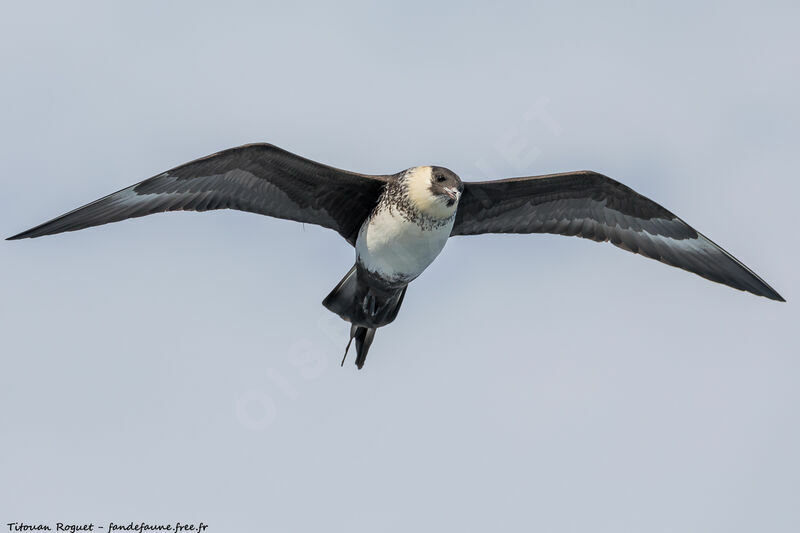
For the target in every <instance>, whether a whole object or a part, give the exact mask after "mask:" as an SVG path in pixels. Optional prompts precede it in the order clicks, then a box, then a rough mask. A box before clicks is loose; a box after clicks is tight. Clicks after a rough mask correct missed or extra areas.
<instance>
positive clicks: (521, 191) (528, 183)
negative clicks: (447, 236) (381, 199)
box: [452, 171, 783, 301]
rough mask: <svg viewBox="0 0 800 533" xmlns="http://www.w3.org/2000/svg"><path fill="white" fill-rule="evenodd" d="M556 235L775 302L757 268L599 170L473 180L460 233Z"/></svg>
mask: <svg viewBox="0 0 800 533" xmlns="http://www.w3.org/2000/svg"><path fill="white" fill-rule="evenodd" d="M481 233H555V234H560V235H574V236H578V237H583V238H587V239H592V240H595V241H610V242H611V243H612V244H614V245H616V246H618V247H620V248H623V249H625V250H628V251H630V252H633V253H637V254H641V255H643V256H645V257H649V258H651V259H655V260H657V261H661V262H662V263H666V264H668V265H671V266H675V267H678V268H682V269H684V270H687V271H689V272H693V273H695V274H698V275H700V276H702V277H704V278H706V279H709V280H711V281H715V282H718V283H723V284H725V285H728V286H730V287H733V288H736V289H739V290H743V291H748V292H751V293H753V294H757V295H759V296H765V297H767V298H770V299H773V300H779V301H783V298H782V297H781V296H780V295H779V294H778V293H777V292H776V291H775V290H774V289H773V288H772V287H770V286H769V285H768V284H767V283H766V282H765V281H764V280H762V279H761V278H759V277H758V276H757V275H756V274H755V273H754V272H753V271H752V270H750V269H749V268H747V267H746V266H745V265H744V264H742V263H741V262H740V261H739V260H737V259H736V258H735V257H733V256H732V255H731V254H729V253H728V252H726V251H725V250H723V249H722V248H721V247H719V246H717V245H716V244H714V242H712V241H711V240H710V239H708V238H707V237H705V236H704V235H702V234H701V233H699V232H698V231H696V230H695V229H694V228H692V227H691V226H689V225H688V224H686V223H685V222H684V221H683V220H681V219H680V218H678V217H677V216H676V215H675V214H673V213H671V212H670V211H668V210H667V209H665V208H664V207H662V206H660V205H658V204H657V203H655V202H654V201H652V200H650V199H649V198H646V197H645V196H642V195H641V194H639V193H637V192H636V191H634V190H633V189H631V188H630V187H627V186H625V185H623V184H621V183H619V182H617V181H615V180H613V179H611V178H608V177H606V176H603V175H602V174H598V173H597V172H591V171H579V172H567V173H563V174H550V175H544V176H530V177H522V178H511V179H506V180H497V181H483V182H465V184H464V193H463V195H462V197H461V200H460V201H459V206H458V211H457V213H456V220H455V223H454V226H453V231H452V235H477V234H481Z"/></svg>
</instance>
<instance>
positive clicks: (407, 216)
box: [9, 144, 784, 368]
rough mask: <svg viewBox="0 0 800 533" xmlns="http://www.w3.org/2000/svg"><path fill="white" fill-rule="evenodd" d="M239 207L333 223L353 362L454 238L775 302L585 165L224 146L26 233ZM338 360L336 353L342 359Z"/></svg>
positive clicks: (702, 244)
mask: <svg viewBox="0 0 800 533" xmlns="http://www.w3.org/2000/svg"><path fill="white" fill-rule="evenodd" d="M211 209H238V210H240V211H249V212H253V213H259V214H262V215H268V216H272V217H277V218H283V219H288V220H295V221H298V222H304V223H310V224H318V225H320V226H323V227H326V228H331V229H333V230H335V231H337V232H338V233H339V234H340V235H341V236H342V237H344V238H345V240H347V242H348V243H350V244H351V245H352V246H354V247H355V255H356V261H355V265H354V266H353V268H351V269H350V271H349V272H348V273H347V274H346V275H345V276H344V278H342V280H341V281H340V282H339V284H338V285H336V287H335V288H334V289H333V290H332V291H331V293H330V294H329V295H328V296H327V297H326V298H325V300H324V301H323V305H325V307H327V308H328V309H330V310H331V311H333V312H334V313H336V314H337V315H339V316H340V317H341V318H343V319H344V320H345V321H347V322H349V323H350V324H351V327H350V341H349V342H348V343H347V348H346V349H345V357H346V356H347V350H348V349H349V347H350V343H352V341H353V339H355V341H356V365H357V366H358V368H361V367H362V366H363V365H364V361H365V360H366V357H367V352H368V351H369V347H370V345H371V344H372V340H373V338H374V336H375V330H376V329H377V328H379V327H381V326H385V325H387V324H389V323H391V322H392V321H393V320H394V319H395V317H396V316H397V312H398V311H399V309H400V305H401V304H402V303H403V297H404V296H405V294H406V289H407V288H408V284H409V283H410V282H411V281H413V280H414V279H415V278H416V277H417V276H419V275H420V274H421V273H422V272H423V271H424V270H425V269H426V268H427V267H428V266H429V265H430V264H431V263H432V262H433V260H434V259H436V257H437V256H438V255H439V253H440V252H441V251H442V248H443V247H444V245H445V243H446V242H447V239H448V238H450V237H451V236H453V235H477V234H481V233H557V234H561V235H574V236H578V237H584V238H587V239H593V240H595V241H610V242H611V243H612V244H614V245H616V246H618V247H620V248H622V249H624V250H628V251H630V252H633V253H637V254H641V255H643V256H645V257H649V258H652V259H656V260H658V261H661V262H662V263H666V264H668V265H672V266H675V267H678V268H682V269H684V270H688V271H689V272H694V273H695V274H698V275H700V276H702V277H704V278H706V279H709V280H711V281H715V282H718V283H723V284H725V285H728V286H730V287H733V288H735V289H739V290H743V291H747V292H751V293H753V294H756V295H759V296H765V297H767V298H770V299H772V300H778V301H784V299H783V298H782V297H781V296H780V295H779V294H778V293H777V292H776V291H775V290H774V289H773V288H772V287H770V286H769V285H768V284H767V283H766V282H765V281H764V280H762V279H761V278H759V277H758V276H757V275H756V274H755V273H754V272H753V271H752V270H750V269H749V268H747V267H746V266H745V265H744V264H742V263H741V262H740V261H738V260H737V259H736V258H735V257H733V256H732V255H731V254H729V253H728V252H726V251H725V250H723V249H722V248H720V247H719V246H717V245H716V244H714V243H713V242H712V241H711V240H709V239H708V238H706V237H705V236H704V235H702V234H701V233H700V232H698V231H696V230H695V229H694V228H692V227H691V226H689V225H688V224H686V223H685V222H684V221H683V220H681V219H680V218H678V217H677V216H675V215H674V214H673V213H671V212H670V211H668V210H666V209H665V208H663V207H661V206H660V205H658V204H657V203H655V202H653V201H652V200H650V199H648V198H645V197H644V196H642V195H640V194H638V193H637V192H635V191H633V190H632V189H630V188H629V187H626V186H625V185H623V184H621V183H619V182H617V181H615V180H613V179H611V178H608V177H606V176H603V175H602V174H598V173H597V172H592V171H586V170H582V171H577V172H565V173H562V174H549V175H543V176H528V177H521V178H510V179H504V180H497V181H478V182H462V181H461V179H460V178H459V177H458V176H457V175H456V174H455V173H454V172H452V171H450V170H448V169H446V168H442V167H437V166H421V167H413V168H409V169H407V170H404V171H402V172H398V173H397V174H391V175H380V176H378V175H375V176H372V175H365V174H356V173H354V172H348V171H345V170H340V169H336V168H333V167H329V166H327V165H323V164H320V163H316V162H314V161H311V160H309V159H305V158H302V157H299V156H297V155H294V154H292V153H289V152H287V151H285V150H282V149H280V148H278V147H276V146H273V145H270V144H249V145H245V146H240V147H237V148H231V149H229V150H225V151H222V152H219V153H216V154H213V155H210V156H207V157H204V158H201V159H197V160H195V161H192V162H189V163H186V164H184V165H181V166H178V167H175V168H173V169H172V170H168V171H166V172H163V173H161V174H158V175H157V176H154V177H152V178H150V179H147V180H144V181H142V182H140V183H137V184H135V185H132V186H130V187H128V188H125V189H122V190H121V191H118V192H115V193H113V194H110V195H108V196H106V197H104V198H101V199H99V200H96V201H94V202H92V203H90V204H87V205H85V206H83V207H80V208H78V209H75V210H74V211H70V212H69V213H67V214H65V215H62V216H60V217H58V218H55V219H53V220H51V221H49V222H45V223H44V224H41V225H39V226H36V227H35V228H32V229H29V230H28V231H24V232H22V233H20V234H18V235H14V236H13V237H9V240H11V239H25V238H30V237H41V236H42V235H52V234H54V233H61V232H64V231H75V230H79V229H83V228H88V227H91V226H98V225H101V224H107V223H109V222H118V221H120V220H124V219H127V218H133V217H141V216H144V215H149V214H152V213H160V212H164V211H207V210H211ZM342 363H344V359H342Z"/></svg>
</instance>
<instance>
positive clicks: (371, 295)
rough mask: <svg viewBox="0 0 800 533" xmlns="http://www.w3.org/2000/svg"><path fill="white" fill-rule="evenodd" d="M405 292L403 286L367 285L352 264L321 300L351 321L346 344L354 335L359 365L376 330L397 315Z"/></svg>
mask: <svg viewBox="0 0 800 533" xmlns="http://www.w3.org/2000/svg"><path fill="white" fill-rule="evenodd" d="M405 294H406V287H403V288H402V289H394V290H380V289H376V288H375V287H370V285H369V284H368V283H367V282H366V281H365V280H363V279H361V277H360V276H359V273H358V268H357V266H356V265H354V266H353V268H351V269H350V271H349V272H348V273H347V274H346V275H345V276H344V277H343V278H342V281H340V282H339V283H338V284H337V285H336V287H334V288H333V290H332V291H331V292H330V294H328V296H327V297H326V298H325V299H324V300H323V301H322V305H324V306H325V307H327V308H328V309H329V310H330V311H333V312H334V313H336V314H337V315H339V316H340V317H342V318H343V319H344V320H346V321H347V322H350V324H352V326H351V328H350V342H348V343H347V348H348V349H349V348H350V343H352V342H353V339H355V341H356V354H357V356H356V365H357V366H358V368H361V367H362V366H364V361H365V360H366V358H367V352H368V351H369V347H370V345H371V344H372V339H373V338H375V330H376V329H377V328H379V327H381V326H385V325H386V324H389V323H390V322H392V321H393V320H394V319H395V318H396V317H397V313H398V311H400V305H402V303H403V297H404V296H405ZM346 356H347V349H345V357H346ZM342 363H344V359H342Z"/></svg>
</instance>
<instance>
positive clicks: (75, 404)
mask: <svg viewBox="0 0 800 533" xmlns="http://www.w3.org/2000/svg"><path fill="white" fill-rule="evenodd" d="M216 4H217V3H210V2H206V3H198V2H173V3H170V4H169V5H165V4H164V3H162V2H135V3H134V2H129V3H124V4H123V3H117V2H82V3H63V2H38V3H33V2H30V3H18V4H14V5H7V6H6V8H5V9H4V16H3V18H2V20H0V59H1V60H2V65H3V68H2V69H0V95H2V101H3V102H4V106H3V121H2V123H3V125H2V127H0V136H2V137H1V139H0V140H2V143H0V180H2V185H3V194H2V195H1V196H0V228H2V231H3V232H4V233H3V236H9V235H12V234H15V233H17V232H19V231H22V230H25V229H27V228H29V227H31V226H33V225H35V224H38V223H40V222H42V221H44V220H46V219H49V218H51V217H53V216H55V215H58V214H61V213H63V212H65V211H67V210H69V209H72V208H74V207H77V206H79V205H82V204H83V203H85V202H88V201H90V200H94V199H96V198H98V197H100V196H102V195H104V194H107V193H110V192H113V191H115V190H117V189H119V188H122V187H124V186H127V185H130V184H131V183H134V182H136V181H139V180H141V179H143V178H146V177H149V176H151V175H154V174H156V173H159V172H161V171H163V170H166V169H168V168H170V167H172V166H175V165H177V164H180V163H183V162H185V161H188V160H190V159H193V158H196V157H199V156H203V155H206V154H208V153H211V152H215V151H218V150H220V149H223V148H227V147H231V146H235V145H238V144H242V143H246V142H257V141H266V142H272V143H274V144H277V145H279V146H281V147H283V148H286V149H288V150H291V151H293V152H295V153H298V154H301V155H303V156H306V157H310V158H312V159H315V160H318V161H322V162H325V163H328V164H331V165H334V166H338V167H342V168H347V169H350V170H355V171H361V172H380V173H384V172H396V171H398V170H401V169H403V168H406V167H409V166H413V165H419V164H440V165H443V166H446V167H448V168H451V169H453V170H454V171H455V172H457V173H459V175H461V177H462V178H464V179H478V178H499V177H507V176H513V175H527V174H537V173H549V172H558V171H566V170H575V169H582V168H588V169H594V170H598V171H600V172H603V173H605V174H607V175H609V176H612V177H614V178H616V179H618V180H620V181H622V182H623V183H625V184H627V185H629V186H631V187H633V188H634V189H636V190H637V191H639V192H641V193H643V194H645V195H647V196H649V197H651V198H653V199H654V200H656V201H658V202H659V203H661V204H663V205H665V206H666V207H667V208H668V209H670V210H672V211H674V212H676V213H677V214H678V215H679V216H681V217H682V218H683V219H685V220H686V221H687V222H689V223H690V224H692V225H694V226H695V227H696V228H698V229H699V230H700V231H702V232H703V233H705V234H706V235H708V236H709V237H710V238H711V239H713V240H715V241H716V242H717V243H719V244H720V245H721V246H723V247H725V248H726V249H727V250H729V251H730V252H731V253H733V254H734V255H736V256H737V257H738V258H739V259H740V260H742V261H743V262H744V263H745V264H747V265H748V266H750V267H751V268H752V269H753V270H755V272H757V273H758V274H759V275H761V276H762V277H764V279H766V280H767V282H769V283H770V284H771V285H773V286H774V287H775V288H776V289H777V290H778V291H779V292H780V293H781V294H782V295H783V296H784V297H785V298H786V299H787V300H788V303H786V304H777V303H775V302H770V301H768V300H766V299H763V298H757V297H755V296H752V295H748V294H745V293H741V292H738V291H735V290H732V289H729V288H727V287H724V286H721V285H717V284H713V283H710V282H708V281H706V280H703V279H701V278H699V277H696V276H693V275H691V274H688V273H686V272H683V271H680V270H677V269H672V268H669V267H666V266H664V265H661V264H659V263H656V262H654V261H650V260H646V259H643V258H641V257H637V256H634V255H632V254H627V253H624V252H622V251H620V250H618V249H616V248H615V247H613V246H610V245H601V244H596V243H592V242H589V241H585V240H581V239H575V238H565V237H557V236H482V237H460V238H456V239H453V240H452V241H451V242H449V243H448V245H447V247H446V248H445V250H444V252H443V254H442V255H441V256H440V258H439V259H438V260H437V262H436V263H434V265H433V266H432V267H431V268H430V269H429V270H428V271H427V272H426V273H424V274H423V275H422V276H421V277H420V278H419V279H418V280H416V281H415V282H414V283H413V284H412V286H411V287H410V289H409V292H408V295H407V297H406V300H405V302H404V305H403V309H402V312H401V313H400V315H399V317H398V319H397V321H396V322H395V323H394V324H392V325H391V326H389V327H387V328H384V329H381V330H380V331H379V332H378V335H377V337H376V340H375V343H374V344H373V347H372V350H371V353H370V357H369V360H368V361H367V365H366V366H365V369H364V370H363V371H360V372H358V371H356V369H355V367H354V366H353V365H351V364H347V365H346V366H345V368H343V369H340V368H339V367H338V363H339V360H340V357H341V354H342V350H343V349H344V346H345V343H346V342H347V325H346V324H345V323H344V322H342V321H341V320H339V319H338V318H337V317H335V316H334V315H332V314H331V313H329V312H328V311H326V310H325V309H324V308H323V307H322V306H321V305H320V302H321V300H322V298H323V297H324V296H325V295H326V294H327V293H328V291H329V290H330V289H331V288H332V287H333V285H334V284H335V283H336V282H337V281H338V280H339V279H340V278H341V276H342V275H343V274H344V272H346V271H347V269H348V268H349V267H350V266H351V264H352V262H353V251H352V249H351V248H349V247H348V246H347V245H346V243H345V242H344V241H343V240H342V239H341V238H340V237H339V236H338V235H336V234H335V233H334V232H331V231H328V230H323V229H321V228H316V227H311V226H306V227H303V226H301V225H299V224H294V223H290V222H284V221H278V220H271V219H267V218H264V217H258V216H255V215H249V214H245V213H237V212H227V211H225V212H215V213H204V214H183V213H177V214H170V215H158V216H152V217H146V218H143V219H138V220H133V221H127V222H123V223H119V224H113V225H108V226H103V227H100V228H94V229H90V230H85V231H82V232H77V233H70V234H64V235H58V236H54V237H47V238H42V239H36V240H31V241H21V242H3V243H2V245H0V274H1V275H2V279H3V291H2V292H3V300H4V302H3V305H2V306H1V307H0V324H2V337H0V338H1V339H2V340H1V341H0V342H1V343H2V345H1V346H2V349H1V351H2V354H3V356H2V369H3V374H4V380H3V386H2V387H0V405H2V407H0V427H2V428H3V439H2V454H0V479H2V481H0V524H5V523H7V522H11V521H20V520H22V521H26V522H37V521H38V522H48V521H55V520H62V521H81V522H85V521H94V522H95V523H100V524H104V523H106V522H109V521H116V522H127V521H131V520H133V521H151V522H158V521H168V522H175V521H178V520H181V521H195V522H198V521H201V520H202V521H204V522H206V523H210V525H211V527H210V530H209V531H211V532H212V533H215V532H224V531H270V532H271V531H287V532H288V531H292V532H300V531H348V532H356V531H365V532H366V531H369V532H372V531H398V532H401V531H402V532H406V531H416V530H423V531H425V530H427V531H434V530H436V531H441V530H457V531H488V530H495V531H497V530H503V531H542V532H583V531H592V532H614V533H618V532H627V531H630V532H641V531H653V532H659V531H664V532H681V533H688V532H710V531H720V532H726V533H731V532H738V531H741V532H752V531H769V532H770V533H776V532H784V531H785V532H789V531H797V530H798V529H800V505H798V492H797V486H798V478H799V477H800V460H799V459H798V455H797V450H798V449H800V429H798V427H800V415H799V414H798V403H799V402H800V392H798V388H797V383H798V381H800V358H799V357H798V355H800V350H798V342H797V337H796V328H797V326H798V319H800V313H798V311H797V307H796V301H797V298H798V295H800V287H799V286H798V276H797V262H798V251H797V244H798V243H797V237H796V225H797V224H796V214H797V206H796V202H797V200H796V198H797V197H798V195H800V185H799V184H798V183H799V182H798V179H797V147H798V145H799V144H800V130H799V129H798V124H800V105H798V99H797V95H798V94H800V35H799V34H798V32H797V25H798V22H800V20H799V18H800V6H799V5H798V3H797V2H785V3H777V2H776V3H769V2H767V3H764V2H758V3H756V2H751V3H730V2H726V3H722V2H720V3H704V4H702V5H697V4H696V3H695V2H674V3H670V4H669V5H646V4H642V5H632V4H631V3H629V2H604V3H602V4H597V3H591V2H587V3H580V2H551V3H542V2H536V3H519V4H501V3H491V4H488V3H487V4H479V3H472V2H468V3H463V2H452V3H438V4H436V5H435V6H431V5H429V4H428V3H427V2H404V3H402V5H401V4H400V3H397V4H396V5H388V4H378V3H369V2H362V3H336V4H331V5H312V4H303V5H299V4H298V5H294V6H291V7H290V6H289V5H288V3H279V4H275V5H269V4H267V3H265V2H239V3H236V2H228V3H226V6H225V7H222V6H221V5H216ZM498 274H499V276H497V279H496V281H495V282H493V283H488V282H487V281H486V279H487V276H488V275H493V276H495V275H498ZM3 527H5V526H4V525H3Z"/></svg>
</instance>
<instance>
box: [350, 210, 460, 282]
mask: <svg viewBox="0 0 800 533" xmlns="http://www.w3.org/2000/svg"><path fill="white" fill-rule="evenodd" d="M454 220H455V217H452V218H451V219H450V220H449V221H447V222H446V223H444V224H442V225H438V226H435V227H433V228H431V229H423V228H422V227H421V226H419V225H418V224H417V223H416V222H414V221H412V220H409V219H408V218H406V217H404V216H403V215H402V214H401V213H400V212H399V211H398V210H397V209H391V208H384V209H380V210H379V211H378V212H377V213H375V214H374V215H373V216H372V217H371V218H370V219H369V220H367V221H366V222H365V223H364V225H363V226H361V230H360V231H359V233H358V240H357V241H356V255H357V261H358V262H359V263H360V264H361V266H363V267H364V268H366V269H367V270H368V271H370V272H371V273H373V274H375V275H377V276H379V277H381V278H383V279H385V280H386V281H388V282H390V283H408V282H410V281H411V280H413V279H414V278H416V277H417V276H419V275H420V274H422V272H423V271H424V270H425V269H426V268H428V265H430V264H431V263H432V262H433V260H434V259H436V256H438V255H439V252H441V251H442V248H444V245H445V243H446V242H447V239H448V237H450V232H451V231H452V229H453V222H454Z"/></svg>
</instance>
